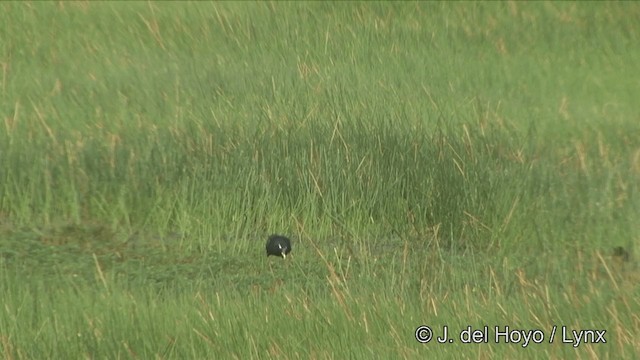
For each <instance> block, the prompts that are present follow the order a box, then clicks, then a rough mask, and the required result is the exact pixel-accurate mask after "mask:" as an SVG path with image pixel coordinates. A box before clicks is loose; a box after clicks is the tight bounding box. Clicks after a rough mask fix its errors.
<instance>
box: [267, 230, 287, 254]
mask: <svg viewBox="0 0 640 360" xmlns="http://www.w3.org/2000/svg"><path fill="white" fill-rule="evenodd" d="M266 248H267V256H270V255H273V256H280V257H282V258H283V259H285V258H286V257H287V255H288V254H289V253H290V252H291V240H289V239H288V238H287V237H286V236H282V235H271V236H269V240H267V247H266Z"/></svg>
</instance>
